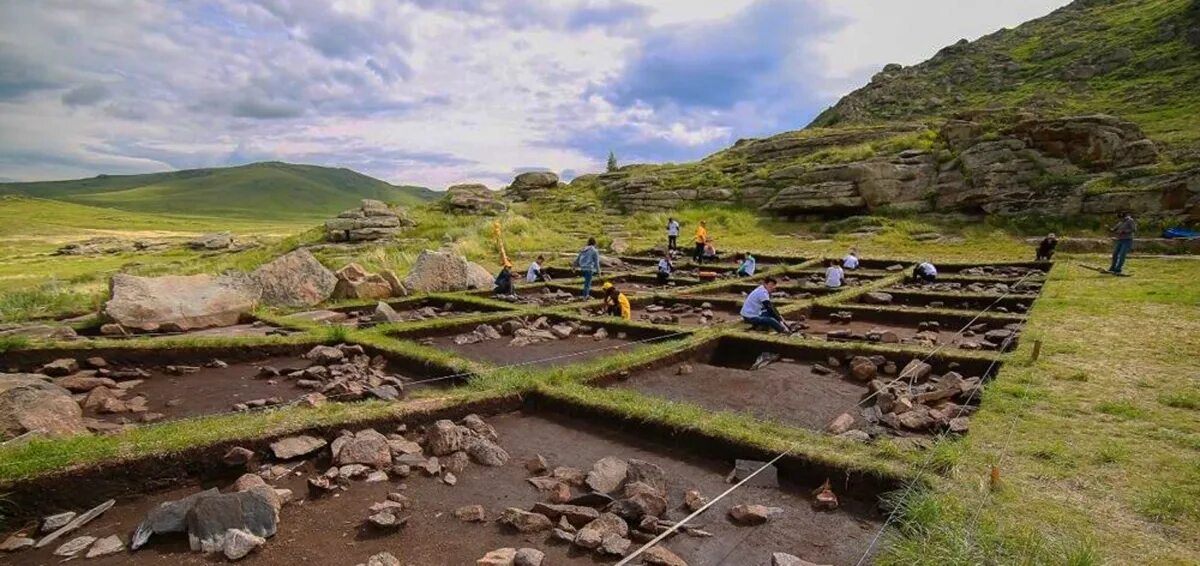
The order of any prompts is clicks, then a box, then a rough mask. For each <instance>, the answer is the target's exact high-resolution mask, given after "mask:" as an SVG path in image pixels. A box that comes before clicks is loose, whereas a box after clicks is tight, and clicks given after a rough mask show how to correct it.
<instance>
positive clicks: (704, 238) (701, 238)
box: [692, 220, 708, 263]
mask: <svg viewBox="0 0 1200 566" xmlns="http://www.w3.org/2000/svg"><path fill="white" fill-rule="evenodd" d="M706 242H708V226H707V225H706V224H705V223H704V221H703V220H701V221H700V223H699V224H697V225H696V251H695V252H694V253H693V254H692V261H695V262H696V263H701V262H702V261H703V259H704V244H705V243H706Z"/></svg>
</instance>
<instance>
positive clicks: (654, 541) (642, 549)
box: [616, 272, 1032, 566]
mask: <svg viewBox="0 0 1200 566" xmlns="http://www.w3.org/2000/svg"><path fill="white" fill-rule="evenodd" d="M1031 274H1032V272H1030V273H1028V274H1026V275H1025V277H1029V275H1031ZM1022 280H1024V278H1022ZM1006 296H1007V293H1005V294H1004V295H1001V296H1000V297H998V298H997V299H996V300H995V301H993V302H992V304H991V305H988V306H987V307H986V308H984V309H983V310H982V311H980V312H979V313H978V314H976V315H975V318H972V319H971V321H970V322H968V323H967V324H966V326H964V327H963V328H962V329H961V330H959V331H958V332H957V333H955V336H954V337H956V336H958V334H961V333H962V332H965V331H966V330H967V328H969V327H970V326H971V325H972V324H974V322H975V321H976V320H978V319H979V317H981V316H983V315H984V313H986V312H987V311H988V310H989V309H991V308H992V307H993V306H995V305H996V304H997V303H998V302H999V301H1000V300H1001V299H1003V298H1004V297H1006ZM1015 336H1016V334H1015V333H1014V334H1013V335H1011V336H1009V337H1008V338H1006V339H1005V341H1004V342H1003V343H1002V345H1001V346H1002V347H1001V351H1003V347H1004V346H1006V345H1007V344H1008V343H1010V342H1011V341H1012V340H1013V339H1014V337H1015ZM954 337H951V338H952V339H953V338H954ZM945 345H946V343H943V344H941V345H939V346H938V347H937V348H936V349H934V350H932V351H930V352H929V353H928V354H926V356H925V358H924V360H922V362H924V361H925V360H929V359H930V358H932V357H933V355H934V354H936V353H937V352H938V351H939V350H941V349H942V348H944V347H945ZM997 362H999V358H995V359H993V360H992V361H991V363H990V364H989V365H988V368H987V370H985V371H984V374H983V375H984V376H986V375H987V374H988V373H990V372H991V370H992V368H993V367H994V366H995V365H996V363H997ZM904 375H905V374H904V372H901V373H900V375H898V376H896V378H895V379H893V380H892V381H890V382H888V383H887V384H886V385H884V387H881V388H879V389H878V390H877V391H876V392H875V393H872V394H870V395H868V396H867V397H865V398H863V399H862V400H860V401H858V402H857V403H855V404H854V405H852V406H851V407H850V409H851V410H853V409H855V408H857V407H858V406H859V405H861V404H863V403H864V402H866V401H867V400H869V399H871V398H872V397H874V396H875V395H877V394H878V393H879V392H880V391H883V390H884V389H886V388H887V387H889V386H891V385H892V384H894V383H896V382H897V381H899V380H901V379H903V378H904ZM981 389H982V383H981V387H977V388H975V389H974V390H973V391H972V392H971V395H970V396H969V397H968V398H967V400H966V402H965V403H964V404H963V406H962V407H961V408H960V409H959V413H958V415H957V416H958V417H961V416H962V414H963V412H965V411H966V409H967V407H968V406H969V405H970V403H971V400H972V399H974V397H975V395H976V393H978V392H979V391H980V390H981ZM847 412H848V411H847ZM956 418H957V417H956ZM945 434H946V433H945V432H943V433H942V435H943V436H944V435H945ZM799 445H800V442H799V441H797V442H794V443H793V444H792V445H791V446H790V447H789V448H788V449H787V450H784V451H783V452H781V453H780V454H779V455H777V456H775V457H774V458H772V459H771V461H770V462H768V463H766V464H764V465H763V466H761V467H759V468H758V469H757V470H755V471H754V472H753V473H752V474H750V475H749V476H747V477H746V480H748V479H750V478H752V477H754V476H755V475H757V474H758V473H759V472H761V471H763V470H764V469H766V468H767V467H769V466H771V465H773V464H774V463H775V462H777V461H779V460H780V459H781V458H783V457H784V456H786V455H788V454H791V453H792V452H793V451H794V450H795V449H796V447H797V446H799ZM932 455H933V454H932V452H930V456H929V457H927V458H926V461H925V463H923V464H922V466H921V467H920V468H919V469H918V471H919V472H921V473H923V471H924V468H925V467H926V466H928V464H929V462H930V461H931V460H932ZM919 476H920V473H919V474H918V477H919ZM746 480H742V481H741V482H738V483H737V484H736V485H734V486H732V487H730V488H729V489H727V490H725V492H724V493H722V494H721V495H720V496H719V497H718V498H717V499H714V500H713V501H710V502H709V504H708V505H705V506H704V507H701V508H700V510H699V511H696V512H694V513H692V514H691V515H688V516H687V517H685V518H684V519H683V520H681V521H679V522H677V523H675V524H674V525H672V526H671V527H670V528H668V529H667V530H666V531H665V532H663V533H662V534H660V535H659V536H657V537H655V538H654V539H652V540H651V541H650V542H648V543H646V544H644V545H642V546H641V547H640V548H638V549H637V550H635V551H634V552H633V554H630V555H628V556H627V557H626V558H625V559H624V560H622V561H621V562H618V563H617V565H616V566H623V565H624V564H628V563H629V561H630V560H633V559H634V558H636V557H637V556H639V555H641V554H642V553H643V552H645V551H646V550H648V549H650V548H651V547H652V546H654V545H655V544H657V543H659V542H661V541H662V540H663V539H665V538H666V537H667V536H670V535H671V534H672V533H674V532H676V531H677V530H679V528H680V527H681V526H683V525H684V524H685V523H687V522H688V521H690V520H691V519H694V518H695V517H696V516H697V515H699V514H700V513H701V512H703V511H704V510H706V509H708V508H709V507H711V506H712V504H713V503H716V502H717V501H718V500H720V499H721V498H723V497H725V496H726V495H728V494H730V493H732V492H733V491H734V490H736V489H737V488H738V487H740V486H741V485H742V484H744V483H745V482H746ZM913 483H914V484H915V480H914V482H913ZM884 526H886V523H885V525H884ZM882 532H883V531H882V529H881V530H880V533H882ZM878 536H879V535H878V534H877V535H876V538H878ZM874 544H875V542H874V541H872V543H871V546H874ZM870 550H871V547H868V548H867V554H869V553H870ZM865 556H866V554H864V558H865ZM861 563H862V561H861V560H860V561H859V564H861Z"/></svg>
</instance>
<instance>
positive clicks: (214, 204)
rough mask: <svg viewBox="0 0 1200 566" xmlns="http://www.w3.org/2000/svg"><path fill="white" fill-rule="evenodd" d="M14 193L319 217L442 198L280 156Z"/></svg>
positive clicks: (168, 210)
mask: <svg viewBox="0 0 1200 566" xmlns="http://www.w3.org/2000/svg"><path fill="white" fill-rule="evenodd" d="M4 194H17V195H26V196H32V197H38V198H44V199H53V200H60V201H65V202H71V203H76V204H86V205H90V206H98V207H105V208H113V209H117V210H125V211H130V212H149V213H160V214H183V215H192V216H213V217H229V218H247V219H288V218H314V219H315V218H321V217H327V216H329V215H332V214H336V213H337V212H339V211H341V210H344V209H347V208H352V207H354V206H357V205H358V203H359V201H361V200H362V199H377V200H382V201H385V202H390V203H395V204H400V205H405V206H415V205H419V204H423V203H425V202H428V201H431V200H433V199H435V198H437V196H438V193H437V192H435V191H432V190H430V189H427V188H425V187H416V186H407V185H392V184H390V183H387V182H384V181H381V180H379V179H376V178H374V177H370V176H367V175H363V174H362V173H358V172H356V171H352V170H350V169H345V168H331V167H321V166H317V165H299V164H292V163H282V162H278V161H270V162H261V163H251V164H248V165H239V166H236V167H217V168H206V169H187V170H181V171H171V172H165V173H148V174H144V175H100V176H97V177H91V178H88V179H75V180H67V181H42V182H31V183H0V195H4Z"/></svg>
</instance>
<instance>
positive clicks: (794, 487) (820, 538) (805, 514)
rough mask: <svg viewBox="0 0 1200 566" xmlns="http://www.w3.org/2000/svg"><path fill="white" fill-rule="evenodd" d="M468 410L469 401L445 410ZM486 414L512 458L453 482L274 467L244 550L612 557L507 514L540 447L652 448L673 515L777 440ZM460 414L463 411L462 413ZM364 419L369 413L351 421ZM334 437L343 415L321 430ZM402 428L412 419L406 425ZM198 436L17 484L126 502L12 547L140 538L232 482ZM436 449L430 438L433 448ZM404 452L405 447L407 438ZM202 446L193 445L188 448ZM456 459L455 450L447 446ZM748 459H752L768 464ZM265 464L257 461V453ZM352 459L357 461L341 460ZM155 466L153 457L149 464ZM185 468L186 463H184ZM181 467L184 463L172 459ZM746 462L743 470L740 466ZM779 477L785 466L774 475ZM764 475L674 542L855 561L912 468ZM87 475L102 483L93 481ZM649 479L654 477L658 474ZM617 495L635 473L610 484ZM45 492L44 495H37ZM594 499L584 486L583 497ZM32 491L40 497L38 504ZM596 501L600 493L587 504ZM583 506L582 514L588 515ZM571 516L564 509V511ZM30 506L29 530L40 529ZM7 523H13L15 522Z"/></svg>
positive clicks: (642, 454) (550, 405)
mask: <svg viewBox="0 0 1200 566" xmlns="http://www.w3.org/2000/svg"><path fill="white" fill-rule="evenodd" d="M440 416H444V417H452V418H453V417H457V416H462V415H461V414H459V415H449V414H447V415H440ZM484 418H485V420H486V422H487V424H488V425H490V426H491V427H492V428H493V429H494V431H495V433H496V437H497V444H499V445H500V446H501V447H502V448H503V449H504V450H505V451H506V452H507V454H508V456H509V458H508V461H507V462H506V463H504V464H503V465H500V466H497V467H487V466H483V465H480V464H477V463H475V462H469V463H467V464H465V467H464V468H462V469H461V470H460V471H458V472H454V473H453V474H454V476H455V481H454V485H449V484H448V483H447V477H446V475H445V471H444V470H443V471H442V472H439V473H438V474H437V475H432V476H431V474H428V473H426V472H425V471H424V470H422V469H421V468H420V467H419V466H415V465H414V466H413V467H412V469H411V471H410V474H409V475H408V476H407V477H405V478H402V477H400V475H399V474H398V473H396V472H395V471H394V468H392V467H390V466H385V469H386V472H385V473H387V475H388V477H387V478H386V479H380V481H365V480H363V479H347V480H344V481H340V482H339V483H341V485H342V486H344V487H343V488H338V489H337V490H336V496H333V495H329V494H325V495H323V496H319V495H317V493H316V492H314V491H310V488H309V485H308V480H309V479H310V478H316V477H318V476H320V475H321V474H322V473H323V472H325V471H326V470H328V469H329V468H330V467H331V466H332V465H333V462H332V461H331V456H330V449H329V448H328V447H325V448H321V449H320V450H319V451H317V452H316V453H314V455H310V456H306V457H304V458H307V459H302V460H293V461H289V462H282V464H283V465H285V466H286V467H287V468H286V469H287V470H288V472H287V473H283V474H280V475H279V476H275V475H271V474H268V478H271V479H269V480H268V483H269V485H270V486H271V487H273V488H276V489H288V490H291V492H292V494H293V501H292V502H290V503H287V504H285V505H284V506H283V507H282V508H281V509H280V511H279V513H278V517H279V519H278V531H277V533H276V534H275V535H274V536H273V537H270V538H268V539H267V540H266V543H265V544H263V546H261V547H260V548H258V549H257V551H255V552H254V554H252V555H250V556H249V557H248V558H246V560H245V562H246V563H249V564H264V565H276V564H278V565H291V564H300V563H307V564H355V563H365V562H367V559H368V558H369V557H371V556H372V555H374V554H376V553H380V552H385V551H389V552H392V553H394V554H397V555H401V554H402V555H403V556H404V559H403V560H404V563H405V564H414V565H419V566H441V565H445V564H473V563H475V561H476V560H477V559H479V558H480V557H482V556H483V555H484V554H485V553H487V552H489V551H492V550H494V549H498V548H505V547H508V548H522V547H531V548H537V549H539V550H541V551H542V552H544V553H545V554H546V563H548V564H572V565H591V564H596V563H597V561H602V562H606V563H610V562H612V561H614V560H616V558H615V557H612V556H608V557H607V558H604V557H601V556H600V555H598V554H596V553H594V552H591V551H586V550H583V549H582V548H580V547H578V546H575V545H573V544H572V543H570V542H561V541H559V540H558V539H556V538H555V537H554V536H553V535H552V534H551V532H550V530H549V529H546V530H540V531H537V532H530V533H528V534H521V533H519V532H517V531H516V530H515V529H513V528H512V527H510V526H508V525H505V524H502V523H501V521H498V520H497V518H498V516H499V515H500V514H501V513H502V512H503V511H504V510H505V509H507V508H513V507H515V508H518V509H522V510H530V509H533V508H534V506H535V504H537V503H545V502H546V501H547V497H548V496H547V494H546V493H545V492H541V491H539V489H538V488H536V487H535V486H534V485H532V484H531V482H529V481H528V478H530V477H531V475H532V474H531V472H529V471H527V469H526V466H525V463H526V462H527V461H529V460H532V459H535V458H538V457H541V458H543V459H544V460H545V461H546V462H547V463H548V465H549V467H550V468H551V469H554V468H558V467H563V468H573V469H576V470H581V471H583V472H587V471H588V470H590V469H592V467H593V465H595V464H596V463H597V462H599V461H601V460H602V459H605V458H615V459H620V460H621V461H626V462H630V461H640V462H641V463H638V464H636V465H637V466H639V467H638V469H643V470H660V471H661V475H660V476H657V475H656V476H654V477H659V478H662V480H663V482H662V483H659V482H658V481H657V480H647V481H649V482H652V483H654V485H655V489H660V491H665V495H666V510H665V512H664V513H663V516H662V517H661V518H663V519H665V520H669V521H678V520H680V519H682V518H683V517H684V516H686V515H687V514H688V510H687V509H686V508H684V499H685V493H686V492H687V491H688V490H696V491H697V492H699V493H700V494H701V495H703V496H705V497H707V498H715V497H716V496H717V495H718V494H720V493H721V492H723V491H724V490H725V489H727V488H728V487H729V485H728V484H727V483H726V475H727V474H729V473H730V472H731V470H733V469H734V468H735V463H734V460H735V459H739V458H740V459H752V460H767V459H769V458H770V457H771V456H772V455H770V454H764V453H761V452H759V451H757V450H749V449H746V448H743V447H740V446H738V445H735V444H730V443H729V442H728V441H724V440H720V439H714V438H709V437H704V436H702V435H699V434H696V433H688V434H683V435H680V434H678V433H677V432H675V433H671V432H668V431H666V430H661V431H660V430H658V428H659V427H655V426H653V425H650V426H647V425H644V424H643V425H641V426H634V423H626V422H624V421H623V419H620V418H612V417H611V416H608V415H599V414H594V413H591V412H588V411H586V410H578V411H577V410H575V409H573V408H571V407H565V406H561V405H558V404H557V402H554V401H551V400H537V401H535V402H534V403H532V404H529V405H527V406H526V407H525V409H523V410H521V411H518V412H510V413H504V414H499V415H495V416H488V415H487V414H486V413H485V415H484ZM460 422H462V421H460ZM396 424H397V423H395V422H391V423H382V422H381V423H375V427H374V428H375V430H377V431H378V432H380V433H383V434H396V433H394V431H396V430H397V429H396ZM407 424H408V426H407V431H408V432H407V433H406V434H405V436H407V440H408V441H410V442H411V441H415V440H419V438H420V436H421V434H420V433H419V429H420V427H421V425H422V424H424V423H418V422H417V421H412V422H409V423H407ZM351 430H355V431H357V430H360V427H351ZM310 434H315V435H316V436H318V437H323V438H324V439H325V440H327V441H331V440H333V439H334V438H336V437H337V433H336V432H335V431H332V430H330V431H312V432H310ZM391 438H394V439H401V438H402V437H401V436H400V435H398V434H397V435H396V436H392V437H391ZM232 445H233V443H230V444H228V445H226V446H224V447H211V448H208V449H197V450H193V451H190V452H191V453H190V454H177V455H172V456H170V457H168V458H166V459H165V460H160V461H157V462H154V461H141V462H135V463H128V462H127V463H124V464H121V465H120V466H119V467H118V466H101V467H96V468H93V469H90V470H76V471H73V472H71V473H68V474H63V475H61V476H59V477H53V478H45V479H42V480H40V481H34V482H28V483H26V484H22V485H18V486H16V489H15V490H14V491H13V492H11V493H12V496H13V500H12V503H14V504H15V505H16V506H17V509H18V510H19V512H20V513H21V515H18V517H22V518H24V517H28V518H30V519H32V518H36V517H40V516H45V515H49V514H51V513H54V512H58V511H64V510H82V509H87V508H90V507H91V506H93V505H95V504H98V503H100V502H101V501H103V500H104V499H106V498H109V497H113V498H115V499H117V500H118V503H117V504H116V505H115V506H114V507H113V508H111V509H110V510H108V511H107V512H105V513H104V514H102V515H100V516H99V517H98V518H96V519H95V520H93V521H92V522H90V523H88V524H87V525H85V526H84V527H83V528H80V529H79V530H77V531H75V532H73V533H71V534H70V535H69V536H67V537H64V538H63V539H62V540H61V541H56V543H54V544H50V545H48V546H46V547H44V548H41V549H36V550H25V551H20V552H18V553H15V554H11V555H10V556H9V557H10V559H14V560H17V561H19V563H22V564H42V563H52V562H53V563H57V562H58V561H59V560H60V558H58V557H54V556H52V554H51V553H52V551H53V550H54V549H55V548H56V547H57V546H59V544H61V543H62V542H66V541H67V540H70V539H71V538H74V537H75V536H79V535H85V536H94V537H103V536H107V535H110V534H117V535H119V536H120V537H121V538H122V540H123V541H125V542H126V543H127V544H128V542H129V538H128V537H129V533H131V532H133V531H134V530H135V528H136V527H137V526H138V525H139V524H140V523H141V522H142V520H143V519H144V518H145V517H146V515H147V513H149V512H150V511H151V510H152V509H154V508H155V507H157V506H159V505H160V504H162V503H166V502H171V501H176V500H179V499H181V498H183V497H186V496H188V495H191V494H194V493H196V492H198V491H201V490H202V489H205V488H212V487H215V488H218V489H220V490H221V491H222V492H226V493H228V492H231V491H233V488H232V487H231V484H232V483H233V481H234V480H235V479H236V478H237V477H238V475H239V474H240V473H242V471H243V470H239V469H238V468H237V467H231V466H224V467H223V466H222V465H221V463H220V459H221V454H223V453H224V451H225V450H226V449H227V447H228V446H232ZM247 446H249V447H250V448H252V449H254V451H255V452H256V454H257V456H258V457H259V458H263V459H265V460H266V461H267V462H268V463H270V462H271V461H272V459H271V457H270V456H269V454H270V450H269V449H267V448H266V446H265V443H264V442H259V443H257V444H248V445H247ZM431 452H432V449H431V447H430V446H426V447H425V450H424V451H422V452H418V453H416V456H415V459H420V460H424V459H425V458H426V457H427V456H429V455H430V453H431ZM393 454H399V452H393ZM187 457H190V458H192V460H182V458H187ZM442 461H443V463H444V462H445V461H447V460H446V459H445V457H444V456H443V457H442ZM755 467H757V465H755V464H748V465H746V466H745V467H743V468H742V469H754V468H755ZM255 469H257V468H255ZM342 469H347V468H346V467H345V466H343V468H342ZM142 470H144V471H145V472H146V473H139V472H140V471H142ZM180 472H183V473H182V474H181V473H180ZM167 473H170V474H171V475H166V474H167ZM742 473H745V472H742ZM772 477H777V480H776V481H771V478H772ZM762 480H763V481H762V483H758V482H751V483H750V484H748V485H746V486H744V487H743V488H741V489H739V490H737V491H734V492H732V493H731V494H729V495H728V496H727V497H725V498H723V499H721V500H719V501H717V502H716V503H715V504H714V505H713V506H712V507H711V508H710V509H709V510H708V511H707V512H706V513H705V514H704V515H703V516H702V517H701V518H699V519H697V520H696V521H695V522H694V523H692V524H691V525H692V526H694V527H696V528H700V529H702V530H703V531H704V533H703V534H704V535H707V536H701V535H692V534H685V533H683V532H681V533H679V534H678V535H676V536H674V537H672V538H669V539H667V540H666V541H664V542H663V543H662V544H663V546H664V547H665V548H668V549H669V550H671V551H672V552H673V553H675V554H677V555H678V556H680V557H681V558H683V559H684V560H686V561H687V562H688V563H690V564H706V563H710V562H708V561H710V560H713V559H714V558H719V557H724V558H725V559H726V560H730V561H732V563H737V564H748V565H756V566H766V565H768V564H770V563H771V555H772V553H775V552H786V553H790V554H793V555H796V556H799V557H801V558H803V559H806V560H810V561H814V562H816V563H834V564H844V563H852V562H854V561H855V560H858V558H859V557H860V556H862V554H863V553H864V552H866V551H867V549H868V548H869V547H870V542H871V540H872V538H873V537H874V536H875V534H876V532H877V531H878V530H879V528H880V527H881V525H882V522H883V517H882V516H881V514H880V513H879V511H878V510H877V501H878V499H879V497H880V495H881V494H882V493H883V492H885V491H886V490H890V489H896V488H898V487H899V481H897V480H894V479H892V480H889V479H881V478H877V477H872V476H867V475H864V474H861V473H859V472H854V471H849V470H840V469H835V468H829V467H827V466H824V465H820V464H813V463H811V462H808V461H806V460H803V459H801V458H797V457H793V456H789V457H786V458H783V459H781V460H780V461H779V462H778V464H777V465H776V467H775V468H774V469H772V470H769V471H768V472H766V473H764V474H762ZM826 480H829V482H830V484H831V486H830V487H831V489H832V491H833V493H834V494H835V495H836V497H837V502H838V506H837V508H836V509H835V510H821V511H819V510H816V505H815V497H814V495H813V494H812V493H813V490H814V488H817V487H818V486H820V485H821V484H822V483H824V482H825V481H826ZM79 485H92V486H93V487H94V489H90V490H81V489H78V486H79ZM647 485H649V484H647ZM566 489H567V490H568V494H569V495H571V496H580V495H584V494H585V493H587V490H586V489H585V488H582V487H578V486H575V485H570V484H568V487H567V488H566ZM612 493H614V494H615V495H616V496H617V497H618V498H621V497H624V496H623V495H622V488H621V487H620V486H619V485H618V487H616V489H614V491H613V492H612ZM389 494H399V496H403V497H402V498H401V497H399V496H394V497H395V499H402V500H403V501H405V502H406V503H405V505H406V507H405V508H404V510H403V512H402V515H403V516H405V517H407V518H408V519H407V522H406V523H405V525H404V526H403V527H401V528H399V529H397V530H392V531H381V530H377V529H373V528H371V527H370V526H369V525H367V524H366V519H367V517H368V516H369V515H370V514H371V512H370V511H369V510H368V509H369V508H370V507H371V506H372V505H376V504H378V503H380V502H386V501H388V500H389ZM35 502H36V503H35ZM583 503H586V502H583ZM28 504H32V505H34V507H32V508H30V507H29V506H28ZM748 504H754V505H764V506H768V507H777V508H779V509H778V511H775V512H773V518H771V519H770V520H769V521H768V522H766V523H765V524H763V525H759V526H754V527H751V526H742V525H738V524H735V523H734V522H733V521H732V520H731V519H730V517H729V513H730V510H731V509H732V508H733V507H734V506H738V505H748ZM471 505H479V506H482V508H483V512H484V521H482V522H467V521H464V520H461V519H459V518H457V517H456V514H455V512H456V510H458V509H460V508H462V507H464V506H471ZM584 506H587V505H584ZM604 507H605V505H604V504H600V503H594V504H592V506H591V507H589V509H596V511H588V513H596V514H598V513H599V512H600V510H601V509H603V508H604ZM572 517H576V519H573V522H574V527H573V528H578V527H580V526H582V525H585V524H587V521H589V520H590V518H587V514H586V513H582V512H579V511H576V512H575V515H572ZM581 517H582V518H581ZM630 517H631V518H630V519H627V521H628V522H627V523H626V524H627V525H628V528H629V530H630V531H631V532H630V534H629V535H627V536H629V537H630V538H635V539H637V540H636V541H634V542H633V543H632V544H630V545H629V546H628V549H629V550H632V549H635V548H637V547H638V546H640V541H644V540H648V538H649V537H650V536H653V534H648V535H637V534H635V533H633V531H635V530H638V529H639V527H638V525H639V524H640V521H638V520H636V519H634V518H632V517H633V516H630ZM552 522H553V523H557V522H558V521H557V518H556V520H553V521H552ZM33 527H34V521H33V520H30V521H29V522H28V523H27V524H26V528H25V529H24V530H23V531H22V532H24V533H29V532H31V531H32V530H33ZM3 536H5V537H6V536H8V534H7V533H6V534H5V535H3ZM202 556H203V555H200V554H198V553H192V552H190V551H189V550H188V542H187V536H186V535H185V534H183V533H175V534H154V535H153V536H152V537H151V538H150V539H149V542H148V543H147V544H146V546H144V547H143V548H142V549H140V550H138V551H136V552H129V551H127V550H126V551H121V552H119V553H117V554H113V555H109V556H105V557H100V558H94V559H88V560H87V563H89V564H97V565H100V566H108V565H116V564H133V565H141V564H146V565H150V564H164V563H171V564H179V563H193V562H195V563H201V562H206V561H207V559H205V558H203V557H202Z"/></svg>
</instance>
